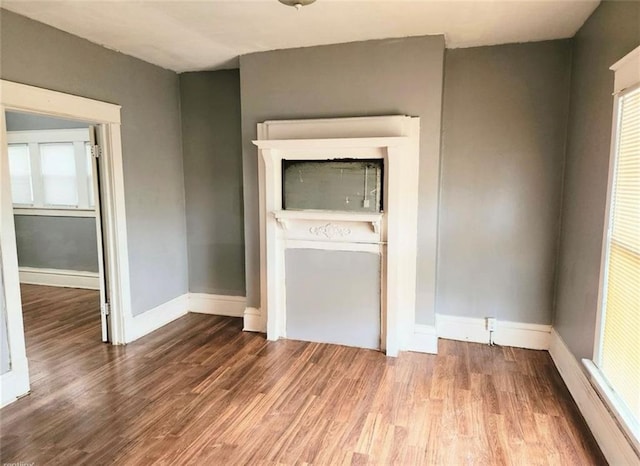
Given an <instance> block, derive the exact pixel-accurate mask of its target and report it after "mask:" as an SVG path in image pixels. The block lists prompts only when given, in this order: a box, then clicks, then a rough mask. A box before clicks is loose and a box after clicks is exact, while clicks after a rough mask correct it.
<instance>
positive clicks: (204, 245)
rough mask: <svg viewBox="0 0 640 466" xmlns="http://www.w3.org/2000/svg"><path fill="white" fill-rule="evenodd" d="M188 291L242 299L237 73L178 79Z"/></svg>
mask: <svg viewBox="0 0 640 466" xmlns="http://www.w3.org/2000/svg"><path fill="white" fill-rule="evenodd" d="M180 96H181V111H182V136H183V153H184V179H185V194H186V215H187V242H188V247H189V290H190V291H192V292H199V293H215V294H224V295H239V296H244V294H245V281H244V228H243V220H242V219H243V216H242V212H243V208H242V143H241V136H240V75H239V72H238V70H225V71H213V72H199V73H184V74H181V75H180Z"/></svg>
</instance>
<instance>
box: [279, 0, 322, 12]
mask: <svg viewBox="0 0 640 466" xmlns="http://www.w3.org/2000/svg"><path fill="white" fill-rule="evenodd" d="M278 1H279V2H280V3H282V4H283V5H287V6H292V7H295V9H296V10H299V9H300V8H302V7H303V6H307V5H311V4H312V3H313V2H315V1H316V0H278Z"/></svg>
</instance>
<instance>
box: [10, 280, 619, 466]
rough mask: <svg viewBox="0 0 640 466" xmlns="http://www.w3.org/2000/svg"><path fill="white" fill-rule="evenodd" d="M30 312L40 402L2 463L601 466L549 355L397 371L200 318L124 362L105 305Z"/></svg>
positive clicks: (31, 404) (72, 296) (444, 346)
mask: <svg viewBox="0 0 640 466" xmlns="http://www.w3.org/2000/svg"><path fill="white" fill-rule="evenodd" d="M23 301H24V316H25V319H24V320H25V328H26V338H27V354H28V356H29V361H30V364H31V367H30V370H31V377H32V394H31V395H30V396H28V397H25V398H23V399H20V400H18V401H16V402H15V403H13V404H12V405H9V406H8V407H6V408H4V409H3V410H1V411H0V416H1V420H0V428H1V433H0V436H1V437H0V442H1V461H2V463H8V462H35V463H36V464H73V465H75V464H91V465H96V464H111V463H118V464H135V465H139V464H201V465H227V464H260V465H262V464H310V463H313V464H332V465H333V464H401V465H413V464H446V465H457V464H474V465H476V464H478V465H485V464H486V465H489V464H491V465H494V464H496V465H499V464H522V465H537V464H562V465H589V464H606V462H605V460H604V459H603V457H602V455H601V453H600V451H599V449H598V447H597V446H596V444H595V442H594V440H593V438H592V436H591V434H590V433H589V431H588V429H587V427H586V426H585V424H584V421H583V420H582V418H581V417H580V414H579V413H578V411H577V408H576V406H575V404H574V403H573V401H572V400H571V397H570V395H569V393H568V392H567V389H566V387H565V386H564V385H563V383H562V381H561V379H560V376H559V375H558V372H557V371H556V369H555V367H554V366H553V363H552V361H551V359H550V357H549V355H548V354H547V353H546V352H543V351H529V350H522V349H514V348H507V347H503V348H499V347H489V346H486V345H480V344H474V343H461V342H454V341H447V340H440V344H439V351H440V354H439V355H438V356H431V355H425V354H417V353H403V354H402V355H401V356H400V357H399V358H397V359H391V358H386V357H385V356H384V355H383V354H381V353H378V352H375V351H369V350H361V349H354V348H347V347H343V346H334V345H326V344H315V343H303V342H296V341H279V342H267V341H265V339H264V336H262V335H259V334H252V333H244V332H242V331H241V328H242V324H241V321H240V319H234V318H227V317H216V316H208V315H198V314H189V315H187V316H185V317H183V318H181V319H180V320H178V321H176V322H174V323H172V324H169V325H167V326H166V327H163V328H162V329H160V330H159V331H157V332H155V333H153V334H151V335H149V336H147V337H145V338H143V339H141V340H139V341H137V342H135V343H133V344H130V345H128V346H126V347H113V346H109V345H105V344H102V343H100V328H99V314H98V297H97V292H92V291H84V290H69V289H57V288H53V289H52V288H47V287H36V286H24V287H23Z"/></svg>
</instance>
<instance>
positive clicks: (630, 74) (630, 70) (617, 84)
mask: <svg viewBox="0 0 640 466" xmlns="http://www.w3.org/2000/svg"><path fill="white" fill-rule="evenodd" d="M609 69H610V70H612V71H614V72H615V78H614V86H613V89H614V90H613V92H614V93H618V92H622V91H624V90H625V89H628V88H629V87H631V86H634V85H636V84H638V83H639V82H640V46H638V47H636V48H635V49H633V50H632V51H631V52H629V53H628V54H626V55H625V56H624V57H622V58H621V59H620V60H618V61H617V62H616V63H614V64H613V65H612V66H611V67H610V68H609Z"/></svg>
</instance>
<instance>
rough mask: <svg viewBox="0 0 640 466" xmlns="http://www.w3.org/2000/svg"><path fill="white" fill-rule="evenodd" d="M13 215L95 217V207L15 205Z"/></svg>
mask: <svg viewBox="0 0 640 466" xmlns="http://www.w3.org/2000/svg"><path fill="white" fill-rule="evenodd" d="M13 215H22V216H26V215H34V216H37V217H85V218H95V216H96V211H95V210H93V209H47V208H33V207H14V208H13Z"/></svg>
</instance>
